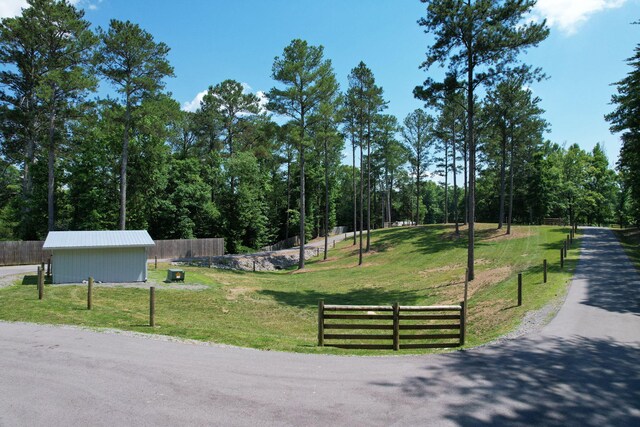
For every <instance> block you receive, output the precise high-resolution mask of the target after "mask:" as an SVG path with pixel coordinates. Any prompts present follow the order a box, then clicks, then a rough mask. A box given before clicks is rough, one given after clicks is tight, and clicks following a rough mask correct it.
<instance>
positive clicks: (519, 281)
mask: <svg viewBox="0 0 640 427" xmlns="http://www.w3.org/2000/svg"><path fill="white" fill-rule="evenodd" d="M521 305H522V273H518V307H520V306H521Z"/></svg>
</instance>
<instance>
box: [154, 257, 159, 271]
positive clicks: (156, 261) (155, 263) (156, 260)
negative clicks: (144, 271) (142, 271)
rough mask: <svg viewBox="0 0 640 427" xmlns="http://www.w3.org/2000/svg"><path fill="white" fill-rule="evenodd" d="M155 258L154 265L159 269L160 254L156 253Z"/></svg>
mask: <svg viewBox="0 0 640 427" xmlns="http://www.w3.org/2000/svg"><path fill="white" fill-rule="evenodd" d="M154 258H155V261H154V267H155V269H156V270H157V269H158V256H157V255H156V256H155V257H154Z"/></svg>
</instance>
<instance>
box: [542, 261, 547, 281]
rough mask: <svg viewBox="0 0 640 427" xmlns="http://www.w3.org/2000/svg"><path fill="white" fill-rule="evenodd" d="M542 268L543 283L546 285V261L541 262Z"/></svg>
mask: <svg viewBox="0 0 640 427" xmlns="http://www.w3.org/2000/svg"><path fill="white" fill-rule="evenodd" d="M542 268H543V270H544V283H547V259H546V258H545V260H544V261H543V262H542Z"/></svg>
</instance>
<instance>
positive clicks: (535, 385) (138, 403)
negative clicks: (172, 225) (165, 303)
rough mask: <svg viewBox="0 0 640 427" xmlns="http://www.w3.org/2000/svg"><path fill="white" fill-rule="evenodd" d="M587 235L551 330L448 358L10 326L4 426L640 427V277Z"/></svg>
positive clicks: (1, 369)
mask: <svg viewBox="0 0 640 427" xmlns="http://www.w3.org/2000/svg"><path fill="white" fill-rule="evenodd" d="M585 233H586V235H585V238H584V246H583V257H582V259H581V261H580V263H579V265H578V269H577V272H576V277H575V280H574V281H573V283H572V286H571V289H570V292H569V295H568V297H567V300H566V303H565V304H564V306H563V308H562V309H561V311H560V312H559V314H558V316H557V317H556V318H555V319H554V320H553V321H552V322H551V323H550V324H549V325H548V326H547V327H545V328H544V329H543V330H542V331H541V332H540V333H537V334H533V335H530V336H528V337H525V338H519V339H515V340H511V341H506V342H502V343H499V344H494V345H491V346H485V347H482V348H478V349H474V350H468V351H462V352H456V353H452V354H446V355H432V356H410V357H369V358H359V357H335V356H317V355H303V354H286V353H276V352H262V351H257V350H250V349H241V348H233V347H224V346H216V345H196V344H189V343H180V342H165V341H159V340H152V339H143V338H139V337H134V336H128V335H124V334H122V335H118V334H105V333H95V332H90V331H85V330H78V329H73V328H61V327H50V326H38V325H27V324H7V323H0V425H1V426H20V425H29V426H34V425H47V426H52V425H61V426H62V425H88V424H90V425H109V426H112V425H149V426H151V425H153V426H156V425H327V424H332V425H457V426H489V425H532V424H538V425H547V426H567V425H575V426H590V425H591V426H604V425H607V426H611V425H620V426H631V425H640V304H639V301H640V300H639V296H640V291H639V289H640V277H639V275H638V274H637V273H636V272H635V270H634V269H633V267H632V266H631V265H630V264H629V261H628V259H627V257H626V255H625V254H624V253H623V252H622V250H621V248H620V246H619V245H618V244H617V242H616V240H615V238H614V237H613V236H612V234H611V232H609V231H607V230H600V229H586V230H585ZM0 297H1V294H0Z"/></svg>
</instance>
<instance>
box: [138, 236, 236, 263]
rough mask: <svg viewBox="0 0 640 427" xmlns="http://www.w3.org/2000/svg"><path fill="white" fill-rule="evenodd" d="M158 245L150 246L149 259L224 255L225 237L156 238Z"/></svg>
mask: <svg viewBox="0 0 640 427" xmlns="http://www.w3.org/2000/svg"><path fill="white" fill-rule="evenodd" d="M154 242H155V244H156V246H155V247H152V248H149V259H152V258H154V257H156V256H157V257H158V259H167V258H198V257H207V256H218V255H224V239H222V238H209V239H174V240H154Z"/></svg>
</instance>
